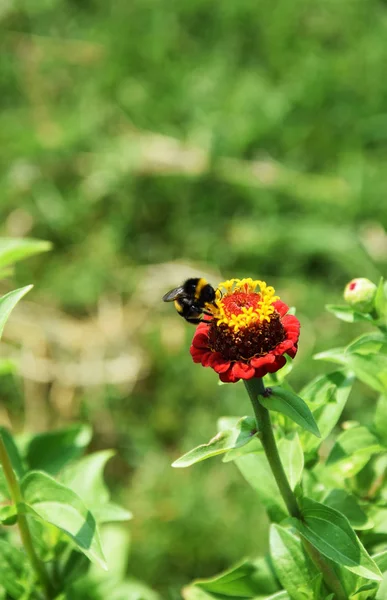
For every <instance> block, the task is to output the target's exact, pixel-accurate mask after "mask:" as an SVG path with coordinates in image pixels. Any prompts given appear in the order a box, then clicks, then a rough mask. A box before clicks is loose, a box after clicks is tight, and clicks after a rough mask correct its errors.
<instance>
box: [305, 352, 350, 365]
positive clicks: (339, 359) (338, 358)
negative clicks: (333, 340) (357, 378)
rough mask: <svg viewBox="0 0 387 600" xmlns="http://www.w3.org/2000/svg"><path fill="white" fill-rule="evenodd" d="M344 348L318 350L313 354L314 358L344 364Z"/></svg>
mask: <svg viewBox="0 0 387 600" xmlns="http://www.w3.org/2000/svg"><path fill="white" fill-rule="evenodd" d="M344 352H345V348H331V349H330V350H325V351H324V352H318V353H317V354H315V355H314V356H313V358H314V359H315V360H325V361H327V362H333V363H338V364H339V365H343V366H345V365H346V360H345V358H344Z"/></svg>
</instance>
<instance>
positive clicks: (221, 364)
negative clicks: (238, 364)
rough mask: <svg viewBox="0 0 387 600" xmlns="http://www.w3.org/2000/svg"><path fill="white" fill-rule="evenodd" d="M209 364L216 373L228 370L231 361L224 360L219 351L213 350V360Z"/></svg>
mask: <svg viewBox="0 0 387 600" xmlns="http://www.w3.org/2000/svg"><path fill="white" fill-rule="evenodd" d="M211 366H212V368H213V369H214V371H215V372H216V373H225V372H226V371H228V370H229V368H230V366H231V362H230V361H229V360H225V359H224V358H223V356H222V355H221V354H220V352H214V362H213V364H212V365H211Z"/></svg>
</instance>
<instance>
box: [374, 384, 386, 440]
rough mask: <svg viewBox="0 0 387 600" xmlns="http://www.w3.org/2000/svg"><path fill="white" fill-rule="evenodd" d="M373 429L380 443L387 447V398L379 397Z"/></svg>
mask: <svg viewBox="0 0 387 600" xmlns="http://www.w3.org/2000/svg"><path fill="white" fill-rule="evenodd" d="M373 428H374V430H375V433H376V434H377V436H378V438H379V440H380V442H381V443H382V444H384V445H385V446H387V396H385V395H382V396H380V397H379V399H378V402H377V405H376V410H375V414H374V421H373Z"/></svg>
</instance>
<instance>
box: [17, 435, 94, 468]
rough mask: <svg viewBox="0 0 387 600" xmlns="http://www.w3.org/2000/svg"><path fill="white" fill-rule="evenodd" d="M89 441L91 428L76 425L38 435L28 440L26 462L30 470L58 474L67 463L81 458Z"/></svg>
mask: <svg viewBox="0 0 387 600" xmlns="http://www.w3.org/2000/svg"><path fill="white" fill-rule="evenodd" d="M90 440H91V427H90V426H89V425H83V424H77V425H71V426H70V427H66V429H57V430H56V431H47V432H44V433H39V434H38V435H35V436H33V437H32V438H30V440H29V442H28V445H27V448H26V460H27V463H28V466H29V468H30V469H32V470H40V471H46V473H49V474H50V475H55V474H56V473H58V472H59V471H60V470H61V469H62V468H63V467H64V466H65V465H66V464H67V463H69V462H70V461H72V460H74V459H75V458H78V457H79V456H81V454H82V452H83V450H84V449H85V448H86V446H88V444H89V443H90Z"/></svg>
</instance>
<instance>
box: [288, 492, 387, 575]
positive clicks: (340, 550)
mask: <svg viewBox="0 0 387 600" xmlns="http://www.w3.org/2000/svg"><path fill="white" fill-rule="evenodd" d="M302 516H303V520H302V521H299V520H298V519H294V518H292V519H291V522H292V523H293V525H294V527H295V528H296V529H297V531H298V532H299V533H300V534H301V535H302V536H303V537H304V538H305V539H307V540H308V541H309V542H310V543H311V544H312V545H313V546H314V547H315V548H317V550H319V552H321V554H323V555H324V556H326V557H327V558H329V559H331V560H333V561H334V562H336V563H338V564H339V565H342V566H344V567H345V568H347V569H349V570H350V571H352V572H353V573H356V574H357V575H360V576H361V577H365V578H368V579H373V580H380V579H381V578H382V575H381V573H380V571H379V569H378V567H377V565H376V564H375V562H374V561H373V560H372V558H371V557H370V556H369V554H368V553H367V551H366V550H365V548H364V547H363V545H362V544H361V542H360V541H359V539H358V537H357V536H356V533H355V532H354V531H353V529H352V527H351V526H350V524H349V522H348V519H347V518H346V517H345V516H344V515H342V514H341V513H339V512H338V511H337V510H335V509H333V508H331V507H329V506H325V505H324V504H320V502H315V501H314V500H310V499H308V498H304V500H303V504H302Z"/></svg>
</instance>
